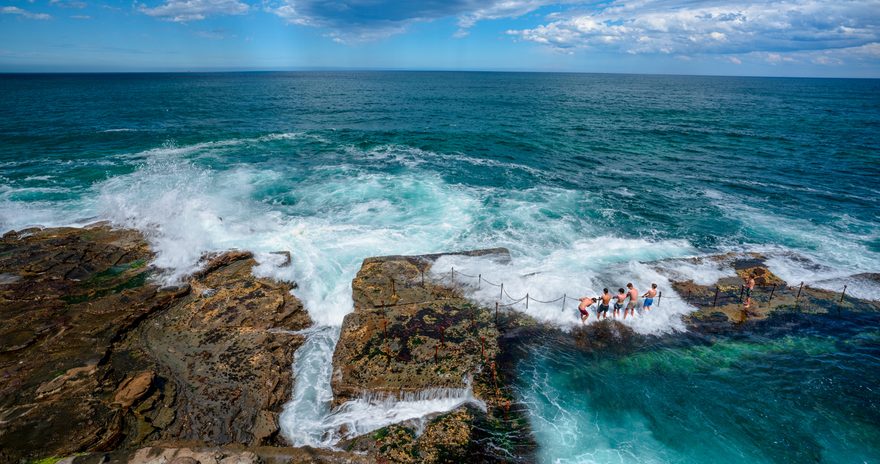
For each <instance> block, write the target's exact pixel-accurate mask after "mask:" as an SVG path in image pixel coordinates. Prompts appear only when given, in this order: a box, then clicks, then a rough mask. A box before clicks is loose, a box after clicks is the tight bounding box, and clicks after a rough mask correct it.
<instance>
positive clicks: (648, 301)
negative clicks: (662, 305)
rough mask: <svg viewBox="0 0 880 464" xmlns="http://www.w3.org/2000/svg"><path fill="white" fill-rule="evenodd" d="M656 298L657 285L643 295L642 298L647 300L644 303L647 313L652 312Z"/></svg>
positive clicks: (652, 285)
mask: <svg viewBox="0 0 880 464" xmlns="http://www.w3.org/2000/svg"><path fill="white" fill-rule="evenodd" d="M655 296H657V284H651V289H650V290H648V291H647V292H645V294H644V295H642V297H643V298H645V302H644V303H643V306H644V308H645V311H650V310H651V305H653V304H654V297H655Z"/></svg>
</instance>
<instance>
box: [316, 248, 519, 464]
mask: <svg viewBox="0 0 880 464" xmlns="http://www.w3.org/2000/svg"><path fill="white" fill-rule="evenodd" d="M468 254H477V255H491V256H493V257H496V258H497V259H501V260H508V259H509V255H508V253H507V251H506V250H504V249H493V250H488V251H477V252H470V253H468ZM440 256H442V255H424V256H388V257H379V258H369V259H367V260H365V261H364V263H363V265H362V267H361V269H360V271H359V272H358V274H357V276H356V277H355V279H354V281H353V282H352V292H353V293H352V295H353V298H354V302H355V310H354V312H352V313H351V314H349V315H348V316H346V318H345V321H344V322H343V326H342V331H341V334H340V339H339V343H338V344H337V346H336V352H335V354H334V357H333V366H334V371H333V379H332V386H333V392H334V403H335V404H337V405H338V404H341V403H344V402H345V401H348V400H350V399H353V398H356V397H359V396H363V395H368V396H377V395H378V396H392V397H398V398H399V397H402V396H406V395H407V394H414V393H418V392H422V391H425V390H429V389H436V388H468V387H470V388H473V392H474V395H475V396H476V397H477V398H478V399H479V400H480V401H482V402H484V403H485V405H486V411H485V412H484V411H482V410H481V409H480V408H479V407H476V406H474V405H466V406H463V407H461V408H459V409H456V410H455V411H452V412H450V413H447V414H442V415H439V416H438V417H436V418H433V419H432V420H430V421H429V423H428V424H427V426H426V427H425V429H424V431H423V433H421V434H418V433H417V432H418V430H417V428H416V427H415V426H413V425H412V424H396V425H392V426H390V427H386V428H384V429H381V430H379V431H377V432H375V433H372V434H368V435H365V436H362V437H359V438H356V439H354V440H351V441H350V442H348V443H346V444H345V446H346V447H347V448H348V449H351V450H359V451H366V452H369V453H371V454H372V455H374V456H376V457H377V458H378V459H379V460H384V461H387V462H462V461H463V460H465V459H469V460H471V461H472V462H496V461H508V462H511V461H520V460H528V459H530V456H531V455H530V452H531V449H532V446H533V443H532V441H531V439H530V438H529V436H528V432H527V426H526V421H525V419H524V417H523V416H522V414H521V411H520V409H519V406H518V405H516V404H514V402H513V400H512V393H511V392H510V390H509V388H508V387H506V382H505V378H504V374H503V373H501V372H500V369H499V368H498V358H499V355H500V353H501V352H502V351H503V350H504V347H503V345H502V344H501V343H500V340H501V338H500V332H499V328H498V326H497V325H496V320H495V314H494V313H493V312H492V311H489V310H487V309H486V308H480V307H478V306H477V305H475V304H474V303H473V302H471V301H469V300H467V299H466V298H464V296H463V295H462V294H461V293H460V292H459V291H457V290H456V289H454V288H451V287H450V286H449V284H448V283H445V285H444V284H441V283H438V282H435V281H432V280H431V279H430V278H429V277H428V274H429V272H428V271H429V269H430V266H431V265H432V264H433V262H434V261H435V260H436V259H437V258H438V257H440Z"/></svg>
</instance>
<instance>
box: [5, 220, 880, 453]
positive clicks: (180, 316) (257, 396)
mask: <svg viewBox="0 0 880 464" xmlns="http://www.w3.org/2000/svg"><path fill="white" fill-rule="evenodd" d="M451 254H464V255H469V256H485V257H486V258H487V259H495V260H500V261H509V259H510V256H509V254H508V252H507V250H505V249H490V250H479V251H473V252H463V253H451ZM441 256H443V254H435V255H422V256H387V257H376V258H368V259H366V260H364V262H363V265H362V267H361V269H360V271H359V272H358V274H357V276H356V277H355V279H354V281H353V282H352V296H353V300H354V304H355V308H354V311H353V312H352V313H350V314H349V315H348V316H346V318H345V320H344V323H343V326H342V329H341V335H340V339H339V343H338V344H337V347H336V352H335V354H334V357H333V366H334V370H333V376H332V388H333V393H334V399H333V404H334V405H335V406H338V405H341V404H344V403H346V402H347V401H350V400H355V399H359V398H361V399H363V398H400V399H403V398H407V397H410V396H418V395H424V394H426V393H425V392H429V393H428V394H429V395H435V396H444V395H445V396H446V397H452V398H454V399H458V400H460V401H459V403H458V406H457V407H455V408H454V409H453V410H451V411H449V412H445V413H437V414H435V415H433V416H431V417H427V418H423V419H420V420H410V421H404V422H401V423H398V424H394V425H390V426H387V427H384V428H382V429H379V430H376V431H372V432H369V433H365V434H360V435H359V434H358V433H357V431H352V430H340V431H339V433H340V434H342V435H344V436H345V437H346V439H345V440H343V441H342V442H341V443H340V444H339V448H340V449H339V450H337V451H331V450H319V449H311V448H293V447H290V446H287V444H286V443H285V442H284V440H283V438H282V437H280V435H279V425H278V414H279V413H280V411H281V408H282V406H283V405H284V403H285V402H286V401H287V400H288V398H289V396H290V394H291V391H292V390H293V383H294V382H295V379H294V378H293V373H292V372H291V368H290V366H291V365H292V363H293V355H294V352H295V351H296V349H297V348H298V347H299V346H300V345H301V344H302V342H303V341H304V338H303V337H302V336H301V335H298V334H297V331H300V330H302V329H305V328H308V327H309V326H311V325H312V321H311V320H310V319H309V316H308V313H307V312H306V311H305V309H304V308H303V305H302V303H301V302H300V301H299V300H298V299H297V298H296V297H295V296H293V294H292V292H291V290H292V289H293V288H295V285H296V284H295V283H290V282H277V281H274V280H271V279H266V278H258V277H255V276H254V275H253V273H252V269H253V267H254V266H255V265H256V261H255V260H254V257H253V255H252V254H251V253H249V252H246V251H229V252H226V253H222V254H218V255H214V256H208V257H205V261H204V262H203V263H202V266H201V270H200V271H199V272H197V273H196V274H194V275H192V276H190V277H189V278H188V279H187V281H186V282H185V283H184V284H182V285H179V286H175V287H160V286H159V285H157V284H156V283H154V279H152V278H151V277H153V276H155V275H156V274H157V273H158V272H159V270H157V269H154V268H153V267H151V266H150V262H151V261H152V258H153V254H152V252H151V251H150V248H149V246H148V244H147V242H146V241H145V239H144V237H143V236H142V235H141V234H140V233H138V232H136V231H132V230H125V229H114V228H112V227H111V226H110V225H108V224H104V223H99V224H94V225H91V226H87V227H84V228H55V229H28V230H22V231H17V232H9V233H7V234H5V235H4V236H3V237H2V240H0V320H2V321H3V324H2V326H0V462H4V463H6V462H9V463H30V462H40V463H54V462H56V461H57V462H65V463H68V464H69V463H98V462H129V463H157V464H163V463H176V464H184V463H187V464H191V463H202V464H213V463H226V464H230V463H260V462H262V463H288V462H315V463H318V462H327V463H337V462H338V463H348V462H351V463H359V462H401V463H408V462H412V463H415V462H462V461H465V460H467V461H472V462H531V461H533V460H534V450H535V443H534V442H533V440H532V438H531V434H530V431H529V426H528V420H527V417H526V415H525V411H524V408H523V406H522V405H520V404H518V403H517V401H516V399H515V397H514V393H513V390H512V388H511V385H512V384H513V380H514V379H513V378H512V376H513V375H514V371H515V363H516V356H517V353H518V352H519V351H518V350H520V345H521V344H522V341H523V340H528V339H534V338H535V336H536V335H538V334H541V333H546V332H547V331H550V330H554V329H552V328H548V327H545V326H543V325H541V324H538V323H536V322H535V321H534V320H532V319H530V318H529V317H527V316H524V315H522V314H520V313H517V312H515V311H503V312H501V314H498V313H496V312H495V311H494V310H490V309H487V308H484V307H481V306H480V305H478V304H476V303H474V302H473V301H471V300H469V299H468V298H466V297H465V295H464V294H463V293H462V291H461V289H459V288H457V287H456V286H455V285H454V284H450V283H449V282H443V281H438V280H435V279H431V278H430V276H429V270H430V268H431V266H432V265H433V263H434V262H435V261H436V259H438V258H439V257H441ZM288 257H289V255H288ZM702 259H715V260H718V261H719V262H722V261H723V262H724V264H725V265H729V266H731V267H732V268H733V269H734V270H735V272H736V273H737V276H736V277H724V278H722V279H720V280H719V281H718V282H715V283H714V284H712V285H699V284H696V283H694V282H693V281H689V280H673V283H672V285H673V288H674V289H675V290H676V292H677V293H678V294H679V295H683V296H684V297H685V298H687V300H688V302H689V303H690V304H691V305H694V306H696V307H697V308H698V309H697V310H696V311H695V312H693V313H691V314H689V315H688V316H686V317H685V318H684V321H685V323H686V324H687V326H688V327H689V329H691V330H694V331H699V332H711V331H716V330H729V329H732V328H735V327H737V326H738V325H741V324H743V323H747V322H749V321H755V320H761V319H765V318H767V317H768V316H770V315H771V314H772V313H775V312H782V311H791V310H796V311H803V312H818V313H821V312H832V311H835V310H837V311H839V310H841V308H842V309H844V310H847V311H880V304H878V303H877V302H874V301H865V300H859V299H856V298H852V297H849V296H846V295H843V296H841V295H839V294H837V293H835V292H829V291H826V290H821V289H815V288H810V287H803V288H800V287H791V286H789V285H788V284H786V283H785V282H783V281H782V280H781V279H779V278H778V277H777V276H775V275H773V274H772V273H771V272H770V271H769V269H767V266H766V264H765V262H764V260H763V258H762V257H761V256H759V255H748V256H731V255H726V256H719V257H712V258H702ZM282 265H291V264H290V259H288V260H287V262H286V263H284V264H282ZM748 274H754V275H757V276H758V278H757V279H756V280H758V282H757V284H758V286H759V287H758V290H757V291H756V292H755V294H754V296H753V300H752V302H751V304H750V305H749V307H745V305H744V301H743V300H742V299H741V294H742V288H741V283H742V276H745V275H748ZM864 278H865V279H876V276H873V277H872V276H864ZM769 288H772V289H773V290H772V292H768V291H767V289H769ZM716 295H717V296H716ZM771 295H772V296H771ZM573 335H574V337H573V339H574V340H575V341H576V343H578V345H579V346H582V347H583V349H597V348H602V349H608V348H609V347H611V348H613V347H615V346H620V345H622V344H621V343H620V341H621V340H622V339H626V338H628V337H633V336H635V334H634V333H633V332H632V331H631V330H629V329H628V327H627V326H624V325H622V324H620V323H617V322H614V321H611V320H607V321H603V322H602V323H596V324H591V325H589V326H587V327H584V328H578V329H576V330H575V331H574V333H573Z"/></svg>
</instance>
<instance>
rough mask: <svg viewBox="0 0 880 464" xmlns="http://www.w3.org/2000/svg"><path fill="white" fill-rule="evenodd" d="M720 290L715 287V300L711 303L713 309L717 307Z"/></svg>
mask: <svg viewBox="0 0 880 464" xmlns="http://www.w3.org/2000/svg"><path fill="white" fill-rule="evenodd" d="M720 290H721V289H720V288H718V287H715V300H713V301H712V307H713V308H714V307H715V306H717V305H718V292H719V291H720Z"/></svg>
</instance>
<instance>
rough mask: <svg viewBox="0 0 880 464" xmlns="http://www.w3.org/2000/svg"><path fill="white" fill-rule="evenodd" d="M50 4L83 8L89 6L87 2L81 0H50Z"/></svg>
mask: <svg viewBox="0 0 880 464" xmlns="http://www.w3.org/2000/svg"><path fill="white" fill-rule="evenodd" d="M49 4H50V5H53V6H59V7H61V8H76V9H79V10H81V9H83V8H85V7H87V6H88V5H86V2H82V1H79V0H49Z"/></svg>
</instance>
